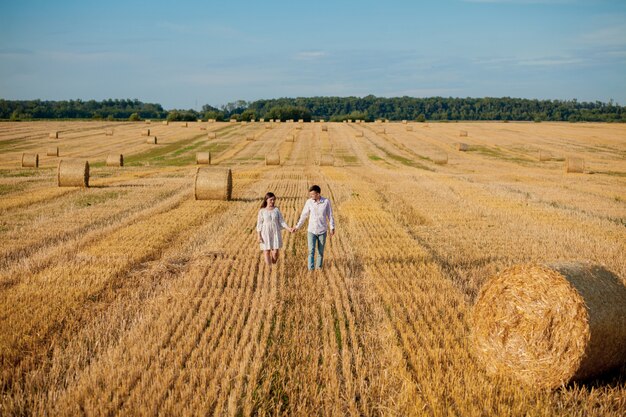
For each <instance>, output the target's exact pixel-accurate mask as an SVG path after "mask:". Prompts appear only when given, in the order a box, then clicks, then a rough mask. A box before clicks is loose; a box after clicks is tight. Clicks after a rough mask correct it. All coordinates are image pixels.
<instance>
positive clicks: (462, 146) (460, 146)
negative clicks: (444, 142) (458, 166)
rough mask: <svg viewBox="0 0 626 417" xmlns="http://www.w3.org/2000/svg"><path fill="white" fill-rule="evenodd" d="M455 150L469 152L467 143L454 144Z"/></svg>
mask: <svg viewBox="0 0 626 417" xmlns="http://www.w3.org/2000/svg"><path fill="white" fill-rule="evenodd" d="M456 150H457V151H461V152H466V151H469V145H468V144H467V143H461V142H459V143H457V144H456Z"/></svg>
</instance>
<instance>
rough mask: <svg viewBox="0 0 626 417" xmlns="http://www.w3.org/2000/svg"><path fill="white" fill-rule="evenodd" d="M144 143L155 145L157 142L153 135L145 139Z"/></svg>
mask: <svg viewBox="0 0 626 417" xmlns="http://www.w3.org/2000/svg"><path fill="white" fill-rule="evenodd" d="M146 143H148V144H150V145H156V144H157V138H156V136H153V137H150V138H148V139H146Z"/></svg>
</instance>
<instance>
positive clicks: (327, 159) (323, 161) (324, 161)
mask: <svg viewBox="0 0 626 417" xmlns="http://www.w3.org/2000/svg"><path fill="white" fill-rule="evenodd" d="M333 165H335V158H334V157H333V156H332V155H322V157H321V158H320V166H323V167H331V166H333Z"/></svg>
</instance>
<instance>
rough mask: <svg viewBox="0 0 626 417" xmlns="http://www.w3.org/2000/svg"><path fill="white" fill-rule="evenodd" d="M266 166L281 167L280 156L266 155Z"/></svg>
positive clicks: (276, 154)
mask: <svg viewBox="0 0 626 417" xmlns="http://www.w3.org/2000/svg"><path fill="white" fill-rule="evenodd" d="M265 165H280V154H279V153H278V152H272V153H268V154H266V155H265Z"/></svg>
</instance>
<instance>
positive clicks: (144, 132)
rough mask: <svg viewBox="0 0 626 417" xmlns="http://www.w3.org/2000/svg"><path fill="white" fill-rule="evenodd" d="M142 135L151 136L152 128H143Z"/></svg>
mask: <svg viewBox="0 0 626 417" xmlns="http://www.w3.org/2000/svg"><path fill="white" fill-rule="evenodd" d="M141 136H150V129H143V130H142V131H141Z"/></svg>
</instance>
